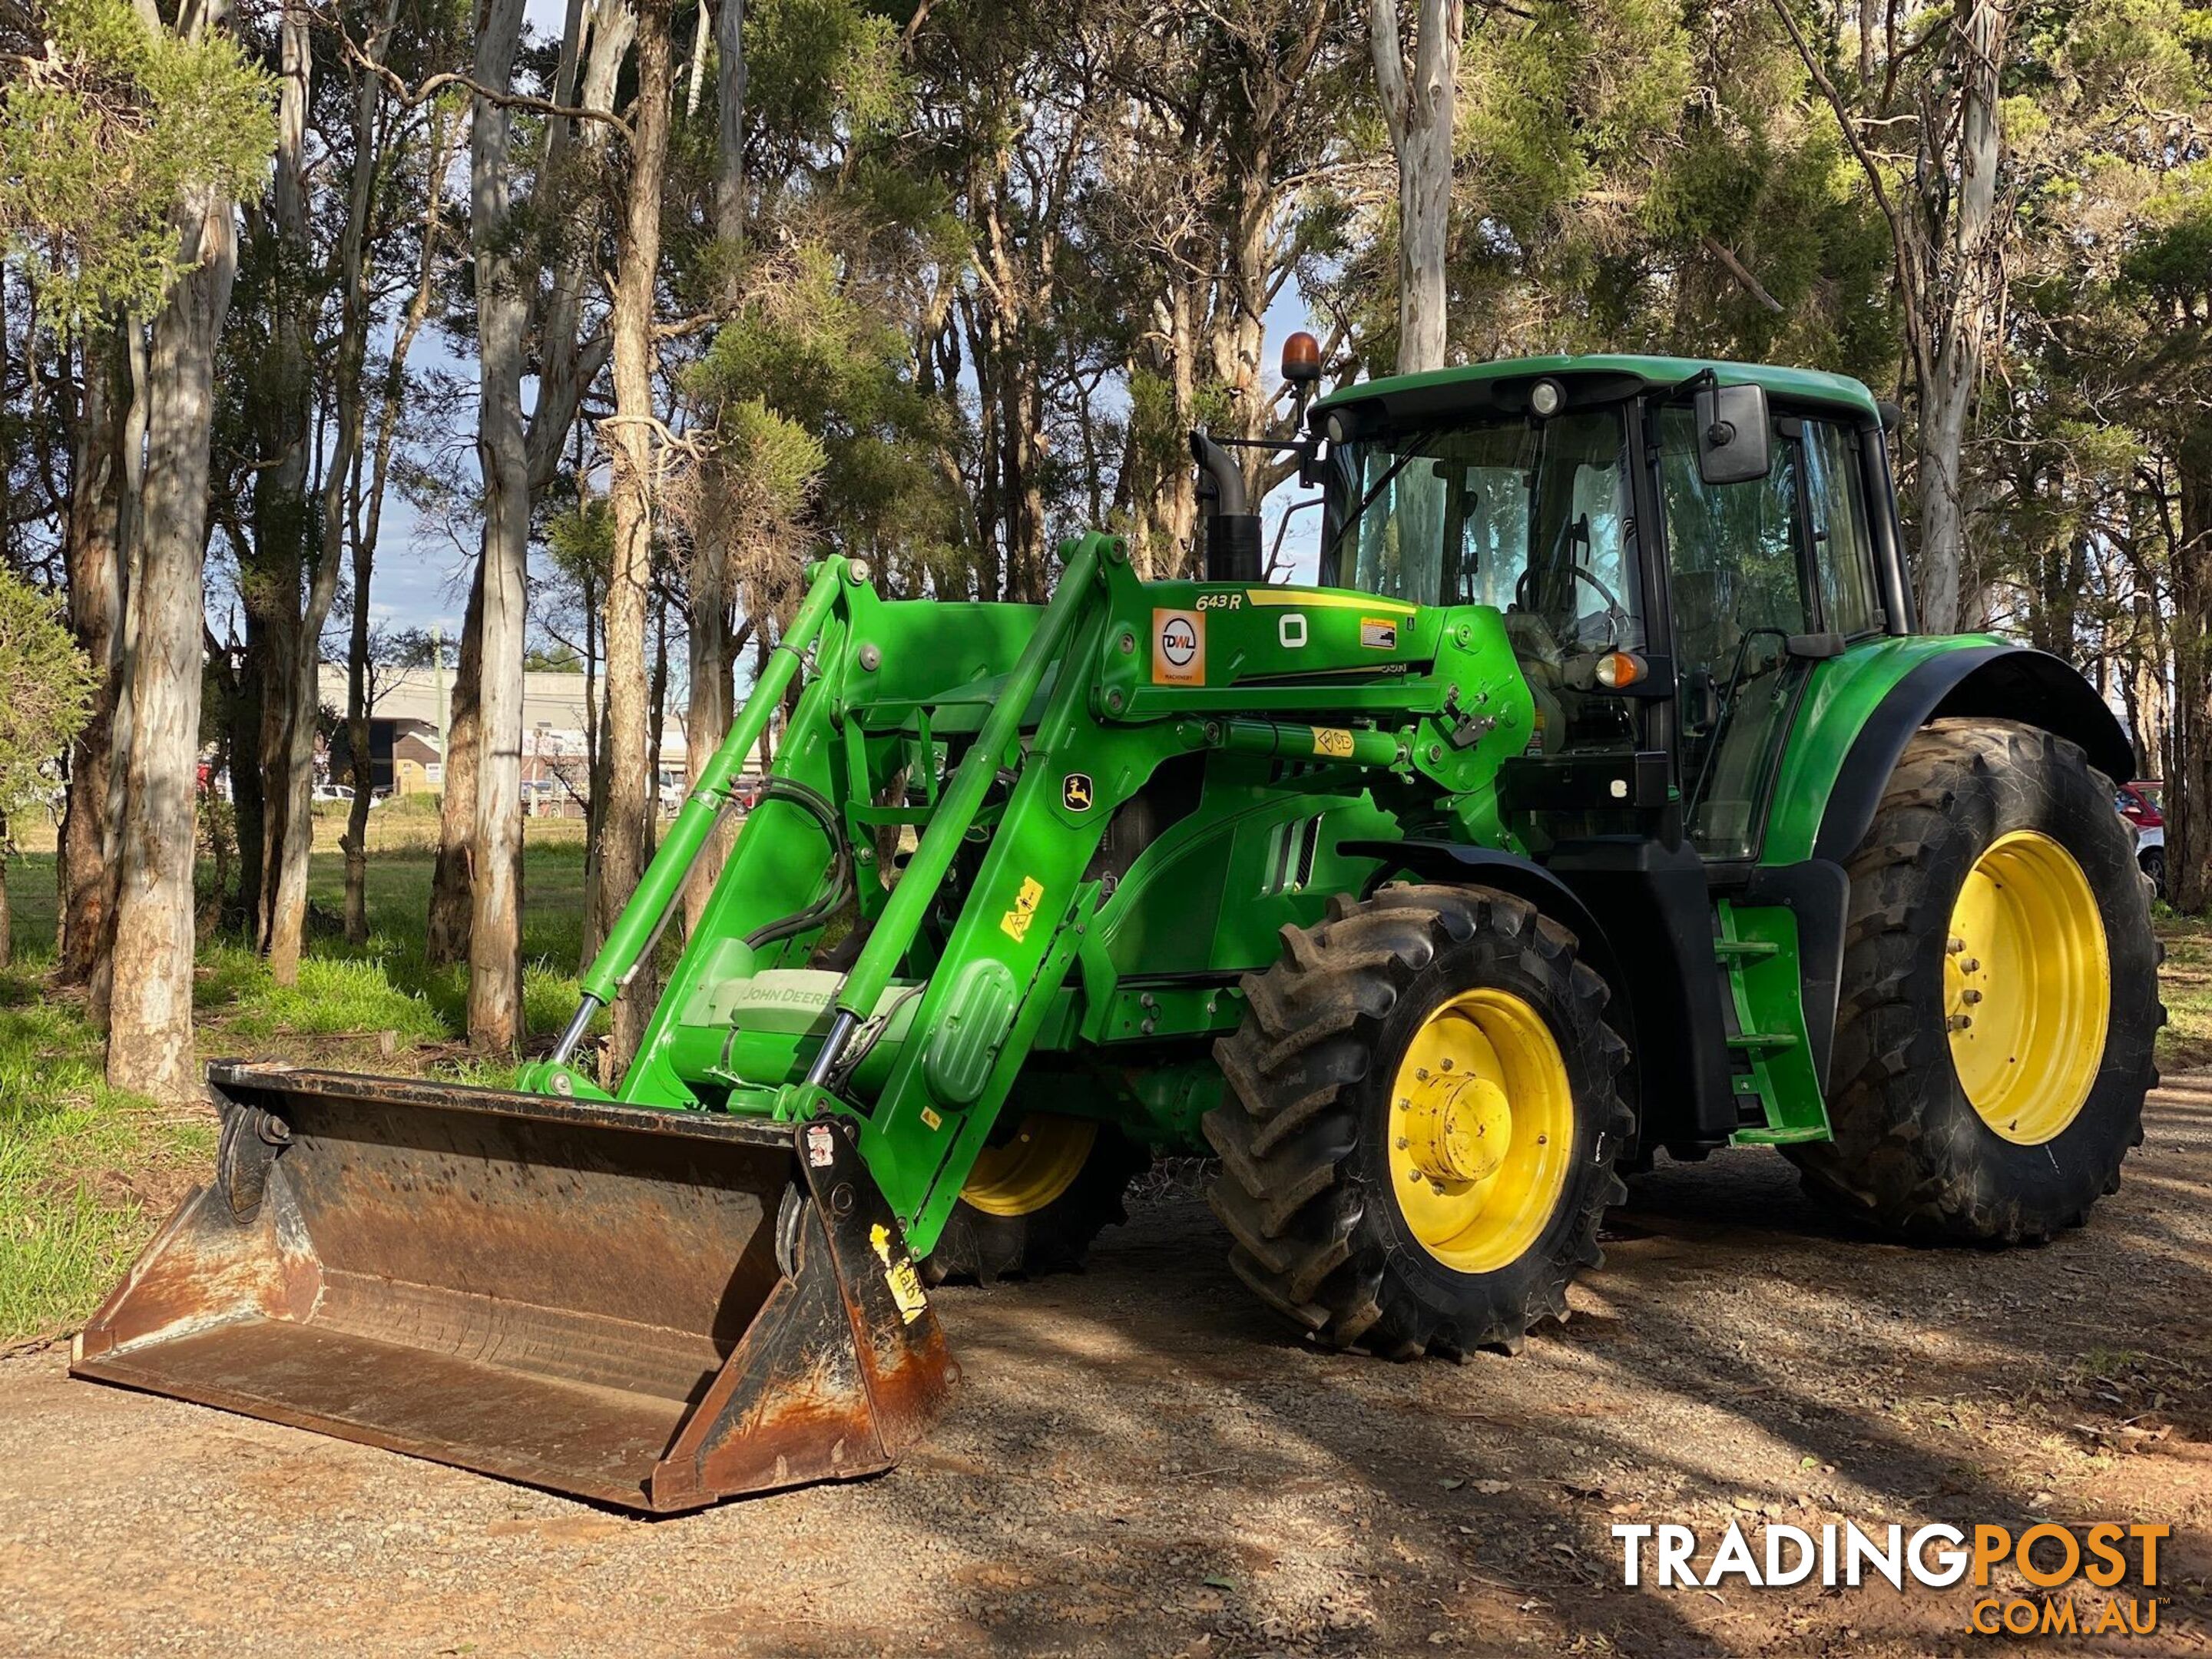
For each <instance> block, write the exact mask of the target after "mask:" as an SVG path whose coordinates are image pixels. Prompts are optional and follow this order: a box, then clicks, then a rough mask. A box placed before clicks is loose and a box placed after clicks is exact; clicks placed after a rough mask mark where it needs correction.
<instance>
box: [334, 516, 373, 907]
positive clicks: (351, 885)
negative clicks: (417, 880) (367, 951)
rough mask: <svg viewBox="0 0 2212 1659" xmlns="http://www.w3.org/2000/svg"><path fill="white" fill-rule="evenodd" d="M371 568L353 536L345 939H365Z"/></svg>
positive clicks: (362, 544) (369, 540)
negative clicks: (350, 797) (350, 799)
mask: <svg viewBox="0 0 2212 1659" xmlns="http://www.w3.org/2000/svg"><path fill="white" fill-rule="evenodd" d="M375 571H376V542H375V539H374V537H371V536H368V535H362V536H358V537H356V538H355V541H354V544H353V618H352V626H351V627H350V628H349V629H347V631H346V747H347V749H348V750H350V751H351V752H352V755H353V805H352V806H351V807H349V809H348V810H347V812H346V827H345V835H344V836H343V838H342V839H341V840H340V842H339V843H338V846H339V850H340V851H342V852H343V854H345V936H346V943H347V944H349V945H356V946H359V945H366V944H368V807H369V793H370V791H371V790H372V789H374V787H375V786H376V770H375V768H374V765H373V764H372V763H371V761H370V758H369V753H368V741H369V732H368V714H369V708H368V584H369V579H370V578H371V577H372V576H374V574H375Z"/></svg>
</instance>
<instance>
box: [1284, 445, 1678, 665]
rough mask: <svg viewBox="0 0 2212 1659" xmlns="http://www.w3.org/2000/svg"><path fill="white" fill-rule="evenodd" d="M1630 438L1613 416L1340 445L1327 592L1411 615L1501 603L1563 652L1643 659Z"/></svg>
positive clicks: (1327, 545)
mask: <svg viewBox="0 0 2212 1659" xmlns="http://www.w3.org/2000/svg"><path fill="white" fill-rule="evenodd" d="M1624 440H1625V427H1624V424H1623V421H1622V417H1621V413H1620V410H1618V409H1617V408H1616V409H1611V410H1589V411H1585V412H1583V413H1579V414H1573V415H1565V416H1559V417H1557V418H1555V419H1553V420H1549V421H1537V420H1534V419H1528V418H1522V417H1519V416H1516V417H1513V418H1510V419H1505V420H1498V421H1492V422H1484V423H1481V424H1470V425H1459V424H1455V425H1453V426H1450V427H1449V428H1428V429H1425V430H1423V429H1409V430H1406V431H1401V432H1398V433H1394V434H1389V435H1383V436H1379V437H1376V438H1375V439H1371V440H1367V441H1359V442H1355V443H1350V444H1340V445H1338V446H1336V447H1335V448H1334V450H1333V452H1332V460H1333V462H1334V476H1333V477H1332V479H1331V488H1330V492H1329V494H1330V500H1329V512H1328V528H1327V530H1326V531H1325V532H1324V535H1323V542H1322V580H1324V581H1329V580H1334V582H1336V583H1337V584H1339V585H1340V586H1346V587H1357V588H1359V589H1361V590H1363V591H1364V592H1370V593H1386V594H1389V596H1390V597H1391V598H1393V599H1407V600H1409V601H1411V602H1412V603H1413V604H1416V605H1496V606H1497V607H1498V609H1499V610H1500V611H1506V612H1508V613H1509V614H1514V615H1518V616H1520V617H1525V618H1527V619H1528V622H1529V623H1541V627H1542V629H1544V631H1545V633H1546V634H1547V635H1549V638H1550V641H1551V643H1552V645H1553V647H1555V648H1557V649H1559V650H1561V651H1565V652H1574V651H1577V650H1580V651H1607V650H1635V649H1638V648H1640V647H1642V646H1643V644H1644V631H1643V618H1642V616H1641V614H1640V611H1641V607H1640V606H1639V605H1638V600H1637V594H1638V583H1637V570H1636V520H1635V509H1634V507H1633V505H1632V500H1631V497H1630V494H1629V472H1628V464H1627V457H1626V443H1625V441H1624ZM1363 503H1364V505H1363Z"/></svg>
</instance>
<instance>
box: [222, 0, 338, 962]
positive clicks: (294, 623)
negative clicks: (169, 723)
mask: <svg viewBox="0 0 2212 1659" xmlns="http://www.w3.org/2000/svg"><path fill="white" fill-rule="evenodd" d="M309 23H310V20H309V15H308V11H307V7H306V6H305V5H304V4H302V3H300V0H285V3H284V5H283V9H282V13H281V16H280V19H279V22H278V28H277V40H278V61H279V65H280V71H281V72H280V74H279V76H278V80H277V100H276V167H275V169H274V171H273V173H272V174H271V177H270V213H269V216H268V217H267V218H266V219H265V220H264V221H262V222H261V223H262V226H263V234H262V236H261V237H258V238H257V240H265V243H266V246H267V250H268V251H267V252H264V254H263V255H262V257H261V263H262V264H263V265H264V267H265V268H266V274H265V275H264V281H265V282H266V283H268V284H269V305H270V312H271V316H270V332H269V345H268V349H267V350H266V352H265V353H264V354H263V356H262V357H261V359H260V361H259V362H257V363H256V364H255V367H254V374H252V377H251V380H250V383H249V389H248V392H247V398H248V404H249V407H250V408H252V410H254V412H255V422H254V425H255V428H256V437H257V441H258V443H259V446H260V448H261V452H262V453H263V454H264V455H266V456H269V457H270V458H271V461H270V465H268V466H267V467H266V468H265V469H264V470H263V471H259V472H258V473H257V474H256V476H255V479H254V484H253V506H252V532H253V544H252V554H251V556H250V557H248V558H246V559H245V560H243V561H241V563H242V566H243V568H241V569H240V597H241V600H242V604H243V606H244V609H245V612H246V647H247V652H248V655H249V658H250V659H251V660H252V664H253V669H254V671H253V673H252V675H251V676H250V677H249V678H248V682H247V683H248V684H249V685H250V686H251V687H252V693H253V695H254V696H255V698H256V700H257V702H258V708H257V709H256V713H257V714H258V733H257V738H256V742H255V747H254V748H253V749H252V750H247V751H246V753H247V754H248V755H251V756H253V757H255V758H256V762H257V766H256V776H255V778H254V779H253V781H252V784H251V785H250V786H249V787H248V788H247V790H246V791H244V792H242V793H241V805H244V806H246V809H247V810H246V811H244V812H242V813H241V814H240V841H241V843H242V845H241V848H240V851H241V853H242V854H243V855H244V856H243V857H242V858H241V860H240V900H241V901H242V908H243V909H244V911H245V922H246V935H247V937H248V939H251V940H252V943H253V945H254V946H255V948H256V949H258V950H262V951H268V952H270V955H271V957H272V961H273V960H275V959H276V957H277V956H278V953H279V952H280V951H283V952H285V953H286V961H287V963H289V966H280V967H279V969H278V973H279V977H280V979H283V977H284V975H285V974H286V973H287V972H288V971H293V970H295V968H296V955H297V951H296V941H291V942H282V941H280V939H279V932H280V929H282V928H283V927H284V926H285V922H284V919H283V905H284V895H285V892H286V890H287V885H288V880H287V878H288V872H287V870H286V864H287V861H288V860H289V859H290V858H291V857H292V853H291V848H292V846H293V843H294V840H295V837H296V836H298V835H300V834H301V833H302V832H304V833H306V834H307V836H310V837H312V836H313V819H312V817H311V816H310V812H311V806H310V799H311V797H312V794H313V787H314V779H313V775H312V773H311V774H310V775H308V776H307V778H306V779H305V780H304V781H295V779H294V778H293V776H292V769H293V767H294V760H293V757H294V754H295V750H296V747H297V744H296V742H295V737H294V730H293V728H294V726H295V724H296V723H297V719H298V710H299V706H300V703H301V700H302V698H303V697H304V698H305V699H306V700H307V708H308V721H309V727H310V730H309V732H308V738H307V743H308V757H309V760H308V763H309V764H310V765H312V760H313V742H314V738H313V717H314V715H313V711H314V702H313V698H314V695H315V689H314V684H313V681H314V669H313V661H314V654H313V647H314V641H313V639H312V638H310V639H309V640H308V641H307V645H306V654H307V661H308V664H309V666H308V670H307V682H308V683H307V686H306V687H305V688H304V689H303V688H302V687H301V685H300V684H299V683H298V680H299V662H300V659H301V654H302V644H301V634H302V631H303V630H304V629H306V627H307V620H306V617H305V607H306V593H305V587H306V583H307V566H308V563H309V560H310V557H311V554H310V547H311V543H312V539H313V528H312V524H311V520H310V515H309V509H308V504H307V495H308V468H309V462H310V460H311V459H312V458H313V453H314V448H315V446H314V444H313V412H314V397H313V391H314V380H313V343H314V326H315V313H316V312H317V310H318V309H319V305H320V299H321V296H320V295H319V294H318V293H317V292H316V291H315V284H314V283H313V280H312V278H311V275H310V268H311V264H312V262H313V257H314V255H313V248H312V246H311V245H310V228H309V216H308V200H307V197H308V184H307V108H308V102H309V98H310V94H311V92H312V86H311V76H312V70H313V49H312V43H311V40H310V35H309ZM249 818H250V819H251V820H252V823H251V824H250V826H249V824H248V823H247V822H246V820H247V819H249ZM295 819H301V820H304V822H301V823H295ZM249 828H250V829H251V832H252V833H251V834H250V835H249V834H248V833H247V831H248V829H249ZM299 880H300V890H301V894H302V895H303V898H302V902H303V903H304V894H305V891H306V877H305V872H301V876H300V878H299ZM284 982H287V983H289V980H285V981H284Z"/></svg>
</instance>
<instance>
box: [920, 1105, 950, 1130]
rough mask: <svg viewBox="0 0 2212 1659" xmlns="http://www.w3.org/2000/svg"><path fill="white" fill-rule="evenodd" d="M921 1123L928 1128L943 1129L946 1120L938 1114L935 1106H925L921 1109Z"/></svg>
mask: <svg viewBox="0 0 2212 1659" xmlns="http://www.w3.org/2000/svg"><path fill="white" fill-rule="evenodd" d="M921 1124H922V1127H924V1128H926V1129H941V1128H943V1127H945V1120H944V1119H943V1118H941V1117H939V1116H938V1115H937V1109H936V1108H935V1107H934V1106H925V1107H923V1108H922V1109H921Z"/></svg>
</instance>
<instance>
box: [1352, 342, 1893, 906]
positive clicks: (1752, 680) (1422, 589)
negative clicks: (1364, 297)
mask: <svg viewBox="0 0 2212 1659" xmlns="http://www.w3.org/2000/svg"><path fill="white" fill-rule="evenodd" d="M1754 376H1755V377H1756V378H1755V379H1754V378H1753V377H1754ZM1770 388H1771V394H1770ZM1313 422H1314V429H1315V431H1316V434H1317V435H1319V436H1320V437H1322V438H1323V439H1325V440H1326V441H1327V444H1328V447H1327V449H1326V451H1325V453H1324V457H1323V459H1322V461H1321V464H1320V471H1321V474H1322V483H1323V490H1324V505H1323V526H1322V536H1321V580H1322V584H1323V585H1324V586H1340V587H1348V588H1358V589H1360V590H1363V591H1365V592H1376V593H1382V594H1386V595H1389V597H1392V598H1395V599H1405V600H1408V601H1411V602H1413V603H1415V604H1419V605H1490V606H1494V607H1495V608H1496V609H1498V611H1500V612H1502V613H1503V615H1504V619H1505V627H1506V633H1507V635H1508V637H1509V638H1510V641H1512V644H1513V649H1514V653H1515V656H1516V659H1517V661H1518V663H1519V665H1520V666H1521V669H1522V673H1523V674H1524V675H1525V676H1526V678H1527V679H1528V684H1529V687H1530V689H1531V690H1532V692H1533V694H1534V697H1535V701H1536V707H1537V718H1536V729H1535V732H1534V735H1533V737H1532V738H1531V740H1530V742H1529V744H1528V752H1527V754H1526V755H1525V756H1523V757H1521V758H1520V759H1519V760H1518V761H1516V763H1514V764H1513V765H1512V766H1511V767H1510V768H1509V769H1508V772H1507V775H1506V777H1505V779H1504V782H1503V787H1504V793H1505V795H1506V798H1507V801H1508V804H1509V805H1512V806H1517V807H1518V808H1519V814H1518V817H1519V820H1520V827H1521V828H1522V830H1523V832H1524V834H1525V835H1526V836H1528V839H1529V840H1530V841H1531V842H1532V844H1534V845H1535V846H1537V847H1539V848H1542V847H1545V846H1547V845H1549V844H1551V843H1552V842H1556V841H1559V840H1562V839H1571V838H1575V837H1578V836H1590V835H1603V834H1614V835H1618V834H1623V833H1644V834H1656V836H1659V837H1660V838H1661V839H1662V840H1664V841H1667V842H1670V843H1672V842H1678V841H1680V840H1681V839H1683V838H1685V837H1686V839H1687V840H1688V842H1690V843H1691V844H1692V846H1693V847H1694V848H1696V850H1697V851H1698V852H1699V854H1701V855H1702V856H1703V857H1704V858H1705V860H1710V861H1714V862H1720V863H1736V862H1748V861H1750V860H1753V859H1755V858H1757V856H1758V855H1759V847H1760V842H1761V839H1762V832H1763V829H1764V827H1765V814H1766V810H1767V806H1768V803H1769V801H1770V799H1771V793H1772V790H1773V787H1774V784H1775V780H1776V775H1777V773H1778V763H1779V761H1780V759H1781V756H1782V750H1783V742H1784V737H1785V735H1786V733H1787V732H1788V729H1789V726H1790V717H1791V714H1792V712H1793V711H1794V709H1795V708H1796V704H1797V701H1798V699H1799V698H1800V696H1802V693H1803V691H1804V689H1805V687H1806V684H1807V682H1808V678H1809V670H1810V668H1811V667H1812V665H1814V664H1815V663H1818V662H1820V661H1823V660H1826V659H1829V658H1832V657H1834V656H1836V655H1838V654H1840V653H1842V652H1843V651H1844V650H1845V649H1847V648H1848V647H1849V646H1850V644H1851V643H1852V642H1853V641H1858V640H1862V639H1866V638H1869V637H1870V636H1875V635H1882V634H1885V633H1898V634H1902V633H1905V632H1906V631H1908V629H1909V627H1910V601H1909V599H1907V597H1906V594H1907V589H1906V586H1905V580H1904V575H1903V572H1902V569H1901V568H1900V567H1899V562H1898V556H1897V546H1898V541H1897V534H1896V529H1895V525H1894V521H1893V514H1892V509H1891V507H1890V500H1891V496H1890V490H1889V480H1888V471H1887V461H1886V459H1884V451H1883V447H1882V417H1881V413H1880V410H1879V409H1878V406H1877V405H1876V404H1875V403H1874V401H1873V400H1872V398H1869V396H1868V394H1867V392H1866V391H1865V389H1864V388H1863V387H1862V386H1858V385H1857V383H1855V382H1852V381H1849V380H1842V379H1840V378H1838V377H1835V376H1831V375H1825V374H1809V373H1805V372H1802V371H1790V370H1777V369H1740V368H1739V369H1722V370H1713V369H1708V368H1701V367H1700V366H1699V365H1698V364H1696V363H1692V362H1677V361H1673V360H1668V359H1656V358H1607V357H1591V358H1581V359H1538V360H1529V361H1523V362H1504V363H1493V364H1487V365H1484V366H1482V367H1480V368H1474V369H1468V370H1452V371H1446V372H1444V373H1443V374H1435V375H1419V376H1410V377H1406V378H1403V379H1401V380H1383V381H1378V382H1375V383H1373V384H1371V385H1370V386H1361V387H1358V388H1355V389H1354V390H1353V391H1352V392H1348V393H1344V394H1340V395H1339V396H1338V397H1337V398H1334V399H1331V400H1328V402H1325V403H1324V404H1322V405H1321V406H1320V407H1319V408H1318V409H1317V410H1316V411H1315V414H1314V416H1313ZM1624 785H1625V786H1626V787H1623V786H1624Z"/></svg>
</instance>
